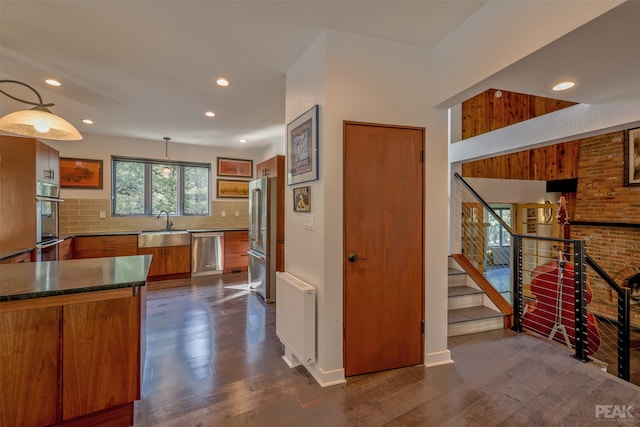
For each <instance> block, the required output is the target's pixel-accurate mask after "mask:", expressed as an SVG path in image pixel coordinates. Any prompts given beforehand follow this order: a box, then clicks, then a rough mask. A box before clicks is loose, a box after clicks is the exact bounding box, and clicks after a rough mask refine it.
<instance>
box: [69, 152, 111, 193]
mask: <svg viewBox="0 0 640 427" xmlns="http://www.w3.org/2000/svg"><path fill="white" fill-rule="evenodd" d="M60 187H62V188H86V189H91V190H99V189H101V188H102V160H91V159H72V158H69V157H61V158H60Z"/></svg>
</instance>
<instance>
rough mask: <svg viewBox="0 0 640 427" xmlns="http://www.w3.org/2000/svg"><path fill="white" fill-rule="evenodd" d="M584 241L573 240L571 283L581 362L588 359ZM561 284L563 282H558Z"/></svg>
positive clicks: (577, 343) (577, 346)
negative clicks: (572, 285)
mask: <svg viewBox="0 0 640 427" xmlns="http://www.w3.org/2000/svg"><path fill="white" fill-rule="evenodd" d="M585 255H586V254H585V248H584V242H583V241H582V240H574V241H573V284H574V304H575V313H574V314H575V328H576V359H578V360H580V361H581V362H587V361H588V357H589V356H588V343H589V336H588V328H587V301H586V283H587V281H586V276H587V271H586V259H585V258H586V257H585ZM560 286H563V284H560Z"/></svg>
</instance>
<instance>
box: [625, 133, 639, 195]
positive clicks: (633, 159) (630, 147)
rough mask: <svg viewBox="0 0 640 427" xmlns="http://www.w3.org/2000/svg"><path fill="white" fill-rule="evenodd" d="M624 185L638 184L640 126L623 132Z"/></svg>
mask: <svg viewBox="0 0 640 427" xmlns="http://www.w3.org/2000/svg"><path fill="white" fill-rule="evenodd" d="M624 185H625V186H629V185H640V128H635V129H629V130H627V131H625V132H624Z"/></svg>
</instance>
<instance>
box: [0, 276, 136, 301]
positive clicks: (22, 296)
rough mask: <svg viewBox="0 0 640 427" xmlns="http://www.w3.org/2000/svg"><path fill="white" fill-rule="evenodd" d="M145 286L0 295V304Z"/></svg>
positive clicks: (131, 284)
mask: <svg viewBox="0 0 640 427" xmlns="http://www.w3.org/2000/svg"><path fill="white" fill-rule="evenodd" d="M145 285H146V281H136V282H130V283H116V284H106V285H95V286H90V287H86V288H73V289H59V290H47V291H37V292H28V293H23V294H14V295H0V303H1V302H9V301H24V300H28V299H33V298H47V297H56V296H62V295H72V294H86V293H89V292H97V291H108V290H113V289H124V288H139V287H142V286H145Z"/></svg>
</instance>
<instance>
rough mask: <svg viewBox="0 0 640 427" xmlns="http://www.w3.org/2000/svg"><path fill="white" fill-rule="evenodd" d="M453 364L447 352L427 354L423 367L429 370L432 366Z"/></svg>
mask: <svg viewBox="0 0 640 427" xmlns="http://www.w3.org/2000/svg"><path fill="white" fill-rule="evenodd" d="M450 363H453V360H452V359H451V352H450V351H449V350H443V351H438V352H434V353H427V355H426V357H425V358H424V366H426V367H427V368H431V367H433V366H440V365H448V364H450Z"/></svg>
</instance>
